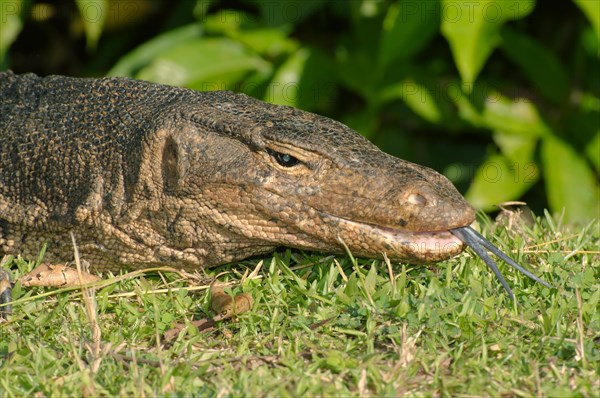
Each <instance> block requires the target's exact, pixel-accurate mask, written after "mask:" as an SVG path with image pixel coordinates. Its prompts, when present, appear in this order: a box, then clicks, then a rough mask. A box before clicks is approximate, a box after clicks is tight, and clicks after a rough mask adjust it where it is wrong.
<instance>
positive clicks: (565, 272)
mask: <svg viewBox="0 0 600 398" xmlns="http://www.w3.org/2000/svg"><path fill="white" fill-rule="evenodd" d="M598 228H599V223H598V222H596V223H594V224H591V225H589V226H587V227H586V228H577V229H575V228H566V227H563V226H560V225H556V224H554V223H553V222H552V220H551V219H548V218H546V219H544V220H543V222H542V221H538V224H537V225H536V226H535V227H533V228H532V229H531V230H529V229H527V230H525V231H522V232H520V233H519V234H514V232H510V231H506V230H505V229H503V228H496V229H495V230H494V228H493V227H491V228H490V229H485V230H484V232H485V233H486V235H487V236H488V238H490V240H492V241H493V242H494V243H495V244H498V245H499V246H501V248H502V249H503V250H505V251H506V252H508V253H510V254H511V255H512V256H513V257H514V258H515V259H517V260H518V261H519V262H520V263H521V264H524V265H526V266H527V267H528V268H529V269H531V270H533V272H534V273H535V274H536V275H539V276H542V277H543V278H544V279H546V280H547V281H548V282H549V283H551V284H552V285H554V286H556V287H557V288H556V289H548V288H546V287H544V286H542V285H539V284H536V283H534V282H532V281H530V280H529V279H527V278H526V277H524V276H523V275H521V274H518V273H515V272H513V271H512V270H511V269H510V268H509V267H507V266H506V265H505V264H503V263H501V262H500V263H499V266H500V268H501V270H502V272H503V273H504V274H505V276H506V278H507V280H508V282H509V283H510V285H511V286H512V288H513V291H514V293H515V298H516V301H515V302H514V303H513V302H511V301H510V300H509V299H508V297H507V295H506V292H505V291H504V290H503V289H502V286H501V285H500V284H499V282H498V281H497V280H496V279H495V278H494V277H493V275H492V274H491V273H489V271H488V270H487V267H486V266H485V264H483V262H482V261H481V260H479V259H478V258H476V257H475V256H473V255H472V254H471V253H469V252H465V253H464V254H462V255H460V256H459V257H457V258H455V259H452V260H449V261H446V262H443V263H439V264H437V265H435V266H412V265H406V264H397V263H391V266H390V267H388V265H387V264H386V263H385V262H382V261H373V260H357V262H355V263H353V262H352V261H351V260H350V259H349V258H347V257H343V256H339V257H333V256H322V255H315V254H306V253H300V252H298V251H291V250H285V251H280V252H277V253H275V254H274V255H272V256H269V257H265V258H262V259H253V260H249V261H246V262H243V263H242V264H237V265H228V266H223V267H218V268H216V269H211V270H207V271H200V273H199V275H198V277H197V278H191V277H186V275H185V274H179V273H175V272H162V273H159V274H157V273H156V272H154V273H150V274H143V273H138V274H136V275H134V276H132V277H131V278H129V277H128V278H125V279H122V280H119V281H116V282H115V283H110V284H108V285H107V286H105V285H99V286H98V288H97V291H96V293H95V299H96V302H97V310H96V312H97V313H96V315H95V317H96V320H97V322H98V325H99V327H100V340H99V341H96V342H95V341H94V339H93V333H92V330H93V329H92V328H91V327H90V316H89V314H88V313H86V309H85V306H84V305H83V303H82V301H81V297H82V296H81V291H80V290H71V291H59V292H58V293H57V292H56V291H55V290H50V289H38V288H36V289H28V290H24V289H22V288H20V287H19V284H17V285H16V286H15V289H14V294H13V298H14V299H15V300H16V303H15V306H14V315H13V316H12V317H11V318H10V320H9V321H8V322H4V323H2V324H0V363H1V364H0V396H2V397H12V396H15V397H17V396H25V395H29V394H31V393H38V394H39V395H40V396H66V395H76V396H78V395H82V394H87V395H90V396H98V395H117V394H119V395H135V396H142V395H146V396H153V395H169V394H170V393H173V394H191V393H196V394H198V395H217V396H225V395H236V396H240V395H243V396H300V395H313V396H314V395H328V396H381V395H387V396H392V395H393V396H397V395H402V394H409V395H415V394H417V395H426V396H431V395H445V396H456V395H463V396H464V395H467V396H572V395H580V396H589V397H592V396H597V394H598V392H599V391H600V390H599V389H600V384H599V381H598V380H599V374H598V368H599V363H600V362H599V361H600V354H599V351H598V350H599V344H600V316H599V314H598V308H599V303H600V289H599V282H598V281H599V280H600V267H599V266H598V264H599V262H600V261H599V253H598V250H599V249H598V242H599V239H600V236H599V232H598ZM513 250H515V251H514V252H513ZM565 257H567V259H566V260H565ZM260 261H262V264H260ZM259 264H260V267H257V265H259ZM11 267H12V270H13V275H14V276H15V278H17V277H18V276H19V275H22V274H23V273H25V272H27V271H28V270H30V269H31V268H32V267H33V264H30V263H28V262H25V261H22V260H14V261H13V262H12V266H11ZM253 270H254V271H255V272H252V271H253ZM216 275H220V276H219V280H220V281H229V282H235V283H234V285H233V287H232V288H231V289H232V290H231V291H232V292H233V293H239V292H247V293H251V294H252V296H253V298H254V303H255V304H254V307H253V308H252V310H251V311H249V312H247V313H244V314H241V315H239V316H238V317H237V318H236V319H234V320H228V321H223V322H220V323H217V325H216V327H215V328H214V329H209V330H204V331H202V332H199V331H198V330H196V328H195V327H193V326H191V323H192V322H193V321H194V320H197V319H201V318H206V317H210V316H213V315H214V314H212V313H211V312H210V305H209V303H208V301H209V297H208V294H207V288H208V283H209V282H210V281H211V279H212V278H213V277H214V276H216ZM105 284H106V283H105ZM42 292H51V294H50V295H45V296H42V295H41V293H42ZM131 293H135V294H131ZM178 323H182V324H187V325H188V326H187V327H183V329H182V330H181V332H180V333H179V334H178V335H177V337H176V338H175V339H173V340H171V341H165V338H164V333H165V331H167V330H169V329H171V328H173V327H174V326H175V325H176V324H178Z"/></svg>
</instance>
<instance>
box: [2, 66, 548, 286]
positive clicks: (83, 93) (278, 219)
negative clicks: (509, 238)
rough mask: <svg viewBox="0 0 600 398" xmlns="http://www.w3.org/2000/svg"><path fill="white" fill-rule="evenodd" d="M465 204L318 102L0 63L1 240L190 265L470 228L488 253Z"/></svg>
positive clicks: (433, 257) (456, 242) (378, 244)
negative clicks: (300, 104) (43, 72)
mask: <svg viewBox="0 0 600 398" xmlns="http://www.w3.org/2000/svg"><path fill="white" fill-rule="evenodd" d="M474 220H475V211H474V209H473V208H472V207H471V205H470V204H469V203H468V202H467V201H466V200H465V199H464V198H463V197H462V195H461V194H460V193H459V192H458V191H457V189H456V188H455V187H454V186H453V185H452V183H451V182H450V181H449V180H448V179H447V178H446V177H444V176H442V175H441V174H439V173H438V172H436V171H434V170H432V169H430V168H427V167H424V166H420V165H416V164H413V163H410V162H408V161H405V160H401V159H398V158H396V157H393V156H391V155H389V154H386V153H384V152H382V151H381V150H380V149H378V148H377V147H376V146H375V145H374V144H372V143H371V142H369V141H368V140H367V139H365V138H364V137H362V136H361V135H360V134H358V133H357V132H355V131H353V130H351V129H350V128H348V127H347V126H345V125H343V124H341V123H339V122H337V121H334V120H331V119H329V118H326V117H323V116H319V115H316V114H313V113H308V112H304V111H301V110H298V109H295V108H292V107H288V106H278V105H273V104H269V103H266V102H263V101H260V100H257V99H254V98H252V97H249V96H247V95H244V94H235V93H232V92H227V91H210V92H197V91H193V90H189V89H184V88H179V87H171V86H166V85H160V84H154V83H149V82H145V81H139V80H134V79H129V78H72V77H64V76H48V77H39V76H36V75H34V74H31V73H29V74H24V75H16V74H14V73H12V72H10V71H8V72H0V253H8V254H19V255H22V256H24V257H29V258H35V257H36V256H37V255H38V253H39V250H40V248H41V247H42V245H43V244H44V243H47V251H46V257H45V260H46V261H49V262H62V261H68V260H72V258H73V249H72V246H71V239H70V238H69V233H70V232H71V231H72V232H74V233H75V236H76V237H77V241H78V244H79V251H80V253H81V255H82V257H83V258H85V259H86V260H87V261H88V262H89V263H90V264H91V266H92V269H93V270H96V271H107V270H111V271H119V270H122V269H132V268H133V269H134V268H141V267H148V266H152V265H156V264H160V265H170V266H174V267H178V268H184V269H192V270H193V269H198V268H200V267H209V266H214V265H218V264H223V263H229V262H235V261H238V260H241V259H244V258H247V257H249V256H253V255H259V254H263V253H268V252H270V251H272V250H274V249H275V248H276V247H278V246H288V247H293V248H299V249H307V250H314V251H321V252H332V253H344V252H345V251H350V252H351V253H353V254H354V255H356V256H362V257H369V258H381V257H382V256H383V254H384V253H385V254H386V255H387V257H389V258H390V259H392V260H400V261H405V262H410V263H434V262H438V261H441V260H444V259H447V258H450V257H453V256H455V255H457V254H459V253H460V252H461V251H462V250H463V248H464V246H465V244H467V245H469V246H472V247H473V246H474V247H477V248H478V249H479V252H478V255H480V256H483V258H484V260H486V262H487V263H488V265H489V264H490V263H489V262H488V260H489V261H491V259H489V257H488V258H487V259H485V257H486V256H487V253H486V252H485V250H484V249H483V248H482V245H483V246H484V247H487V246H485V245H484V244H483V243H482V241H481V240H478V239H479V238H478V237H477V236H478V235H477V234H476V233H475V232H474V231H473V230H472V229H471V228H470V227H469V225H470V224H471V223H473V221H474ZM479 236H480V235H479ZM477 242H479V243H477ZM486 242H487V241H486ZM487 243H489V242H487ZM490 245H491V244H490ZM492 247H493V246H492ZM488 249H489V247H488ZM494 249H495V248H494ZM492 250H493V249H492ZM496 250H497V249H496ZM481 253H483V254H481ZM509 260H510V259H509ZM491 263H492V264H493V261H491ZM490 266H491V265H490ZM491 267H492V266H491ZM494 268H495V265H494V266H493V267H492V269H494ZM496 271H497V268H496V269H495V270H494V272H495V273H496V274H497V275H498V276H499V277H500V278H501V281H502V282H503V285H504V286H505V287H506V288H507V290H508V292H509V295H511V296H512V292H510V288H508V285H507V284H506V283H505V281H504V280H503V279H502V276H501V275H500V273H499V272H496ZM530 276H531V275H530ZM534 278H536V277H534ZM536 280H539V279H537V278H536Z"/></svg>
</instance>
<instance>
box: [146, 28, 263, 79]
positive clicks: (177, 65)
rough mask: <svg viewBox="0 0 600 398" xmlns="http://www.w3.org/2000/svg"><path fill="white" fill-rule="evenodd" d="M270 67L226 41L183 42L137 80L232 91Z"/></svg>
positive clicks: (166, 52)
mask: <svg viewBox="0 0 600 398" xmlns="http://www.w3.org/2000/svg"><path fill="white" fill-rule="evenodd" d="M268 68H270V65H269V64H268V63H267V62H266V61H264V60H263V59H262V58H260V57H258V56H257V55H254V54H251V53H249V52H247V51H246V48H245V47H244V46H243V45H241V44H240V43H238V42H235V41H233V40H230V39H226V38H210V39H205V38H200V39H196V40H192V41H187V42H183V43H181V44H179V45H177V46H175V47H173V48H171V49H170V50H168V51H165V52H164V53H162V54H160V55H158V56H157V57H156V58H155V59H153V60H152V62H151V63H150V64H149V65H148V66H147V67H145V68H143V69H142V70H140V72H139V73H138V74H137V76H136V77H137V78H139V79H144V80H149V81H153V82H157V83H164V84H170V85H175V86H185V87H189V88H193V89H197V90H224V89H231V88H233V85H234V84H235V83H238V82H239V81H241V79H242V78H244V77H245V76H246V75H248V74H249V73H251V72H257V71H263V70H265V69H268Z"/></svg>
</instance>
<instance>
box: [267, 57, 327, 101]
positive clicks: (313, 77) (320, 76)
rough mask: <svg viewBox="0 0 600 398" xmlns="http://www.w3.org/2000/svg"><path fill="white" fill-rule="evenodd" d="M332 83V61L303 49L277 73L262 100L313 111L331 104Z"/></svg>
mask: <svg viewBox="0 0 600 398" xmlns="http://www.w3.org/2000/svg"><path fill="white" fill-rule="evenodd" d="M335 80H336V78H335V76H334V74H333V66H332V63H331V60H330V59H329V58H328V57H327V56H326V55H325V54H323V53H321V52H320V51H317V50H315V49H311V48H302V49H300V50H298V51H296V52H295V53H294V54H293V55H291V56H290V57H289V58H288V59H287V60H286V62H284V63H283V65H281V67H280V68H279V69H277V71H276V72H275V75H274V76H273V79H272V80H271V82H270V83H269V87H268V88H267V93H266V96H265V98H264V99H265V100H266V101H269V102H272V103H274V104H279V105H289V106H294V107H296V108H301V109H305V110H314V109H315V108H317V107H318V106H319V105H320V104H323V103H324V102H326V101H330V98H331V96H330V93H331V90H332V89H333V87H334V85H335Z"/></svg>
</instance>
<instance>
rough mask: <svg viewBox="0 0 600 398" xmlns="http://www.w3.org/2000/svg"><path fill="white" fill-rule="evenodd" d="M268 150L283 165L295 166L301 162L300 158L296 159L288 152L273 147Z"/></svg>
mask: <svg viewBox="0 0 600 398" xmlns="http://www.w3.org/2000/svg"><path fill="white" fill-rule="evenodd" d="M267 152H268V153H269V155H271V156H272V157H273V159H275V160H276V161H277V163H279V164H280V165H282V166H283V167H294V166H295V165H297V164H298V163H300V161H299V160H298V159H296V158H295V157H293V156H292V155H288V154H287V153H281V152H277V151H274V150H272V149H267Z"/></svg>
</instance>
